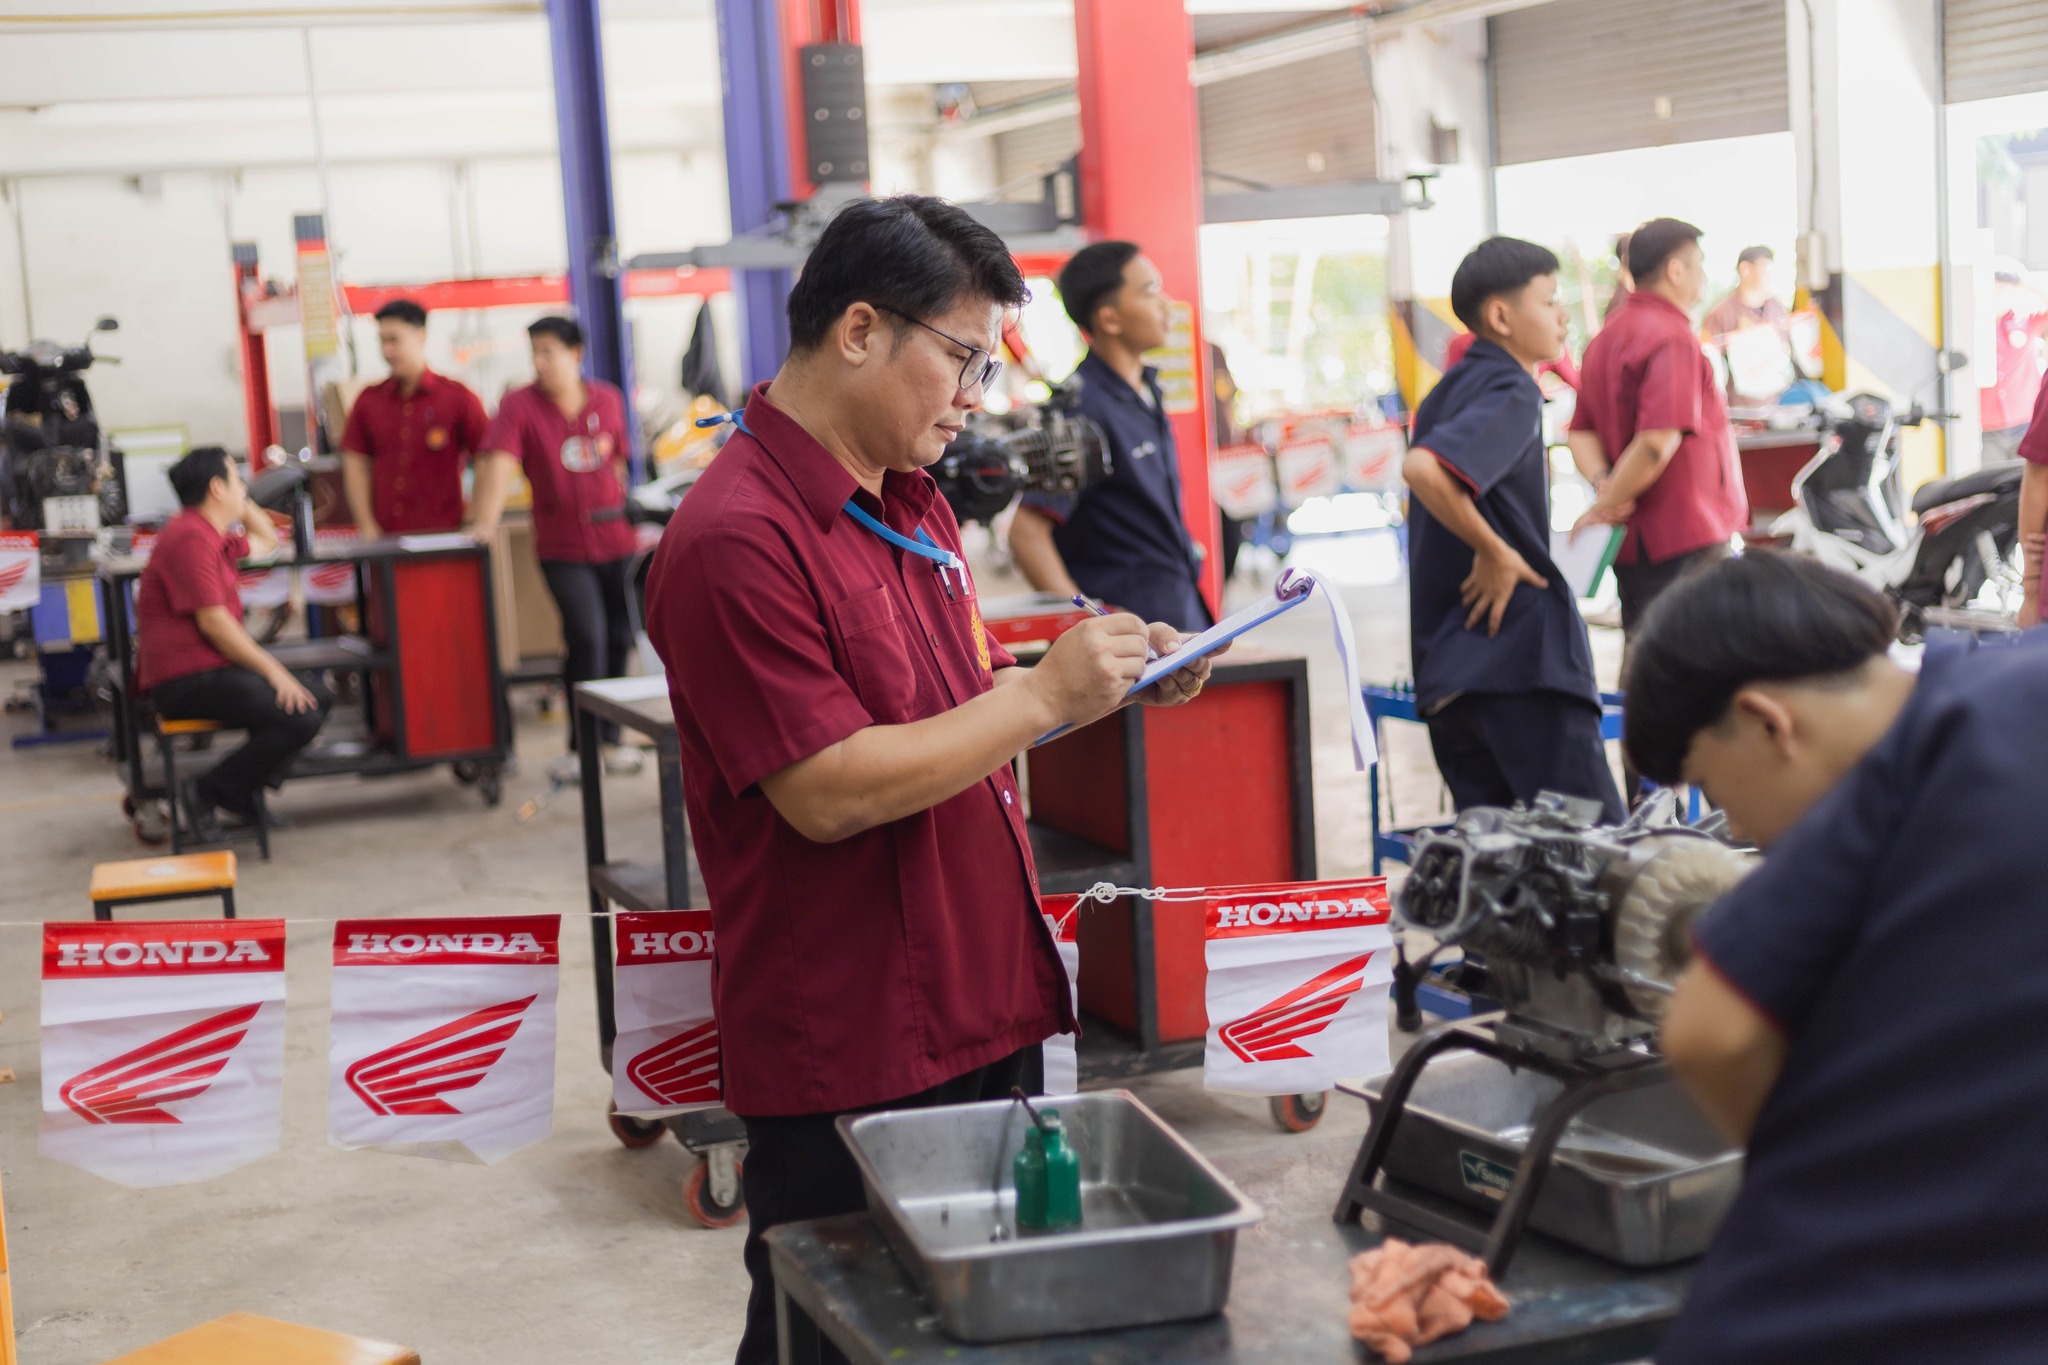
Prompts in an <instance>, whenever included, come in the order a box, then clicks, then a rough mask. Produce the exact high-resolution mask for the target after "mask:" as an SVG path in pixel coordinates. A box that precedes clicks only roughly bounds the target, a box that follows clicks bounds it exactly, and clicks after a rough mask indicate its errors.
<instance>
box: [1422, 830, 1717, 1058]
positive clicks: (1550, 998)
mask: <svg viewBox="0 0 2048 1365" xmlns="http://www.w3.org/2000/svg"><path fill="white" fill-rule="evenodd" d="M1599 815H1600V809H1599V807H1598V805H1596V804H1595V803H1593V802H1589V801H1580V800H1577V799H1575V798H1571V797H1560V796H1555V795H1551V794H1547V793H1546V794H1545V795H1544V796H1542V797H1540V798H1538V800H1537V803H1536V805H1535V806H1534V807H1533V808H1517V809H1515V810H1499V809H1494V808H1478V809H1473V810H1467V811H1465V812H1464V813H1463V814H1461V815H1460V816H1459V817H1458V819H1457V822H1456V823H1455V824H1454V825H1453V826H1452V827H1451V829H1450V830H1449V831H1447V832H1445V833H1441V834H1434V835H1430V836H1427V837H1425V838H1424V839H1423V840H1422V841H1421V843H1420V844H1419V846H1418V847H1417V850H1416V856H1415V862H1414V871H1413V872H1412V873H1411V875H1410V876H1409V878H1408V880H1407V881H1406V882H1405V883H1403V884H1402V887H1401V889H1400V891H1399V893H1398V894H1397V895H1396V896H1395V898H1394V925H1395V927H1396V929H1397V930H1400V931H1401V932H1402V938H1403V957H1404V959H1405V958H1406V956H1407V952H1408V946H1409V945H1408V935H1409V932H1410V931H1414V932H1416V933H1419V934H1421V935H1424V936H1426V937H1427V939H1428V940H1430V942H1431V944H1432V946H1431V947H1430V948H1429V951H1428V956H1427V957H1425V958H1424V960H1423V963H1422V966H1421V968H1411V967H1409V965H1408V964H1407V963H1406V961H1405V960H1404V962H1403V966H1402V970H1400V971H1399V972H1397V975H1396V978H1395V980H1396V993H1397V1002H1398V1003H1399V1004H1400V1007H1401V1011H1402V1014H1403V1016H1404V1027H1406V1026H1408V1024H1407V1020H1408V1019H1411V1018H1414V1017H1415V1010H1414V1004H1413V1002H1414V987H1415V983H1416V981H1417V980H1418V979H1419V974H1420V971H1421V970H1425V969H1426V968H1427V967H1428V965H1429V962H1430V960H1431V959H1433V958H1434V957H1435V956H1436V955H1437V954H1438V953H1440V952H1442V951H1443V950H1445V949H1449V948H1459V949H1463V950H1464V952H1465V953H1466V954H1467V958H1468V960H1473V959H1476V960H1479V961H1481V962H1483V963H1484V966H1485V970H1486V980H1487V982H1488V986H1487V993H1488V994H1490V995H1492V996H1493V997H1494V998H1496V999H1497V1000H1499V1001H1500V1003H1501V1006H1502V1008H1503V1009H1504V1010H1505V1011H1506V1016H1507V1017H1506V1019H1505V1020H1503V1021H1502V1023H1501V1024H1499V1025H1497V1026H1496V1031H1497V1032H1498V1033H1500V1034H1501V1035H1502V1036H1503V1037H1512V1038H1513V1039H1514V1041H1516V1042H1518V1043H1520V1044H1522V1045H1524V1046H1527V1047H1529V1048H1531V1049H1532V1050H1535V1051H1539V1052H1541V1053H1543V1054H1544V1055H1546V1056H1552V1057H1557V1058H1559V1059H1583V1058H1585V1057H1588V1056H1591V1055H1594V1054H1597V1053H1600V1052H1603V1051H1608V1050H1611V1049H1614V1048H1619V1047H1626V1046H1629V1045H1630V1044H1633V1043H1635V1042H1638V1041H1639V1040H1642V1039H1644V1038H1645V1037H1647V1036H1649V1035H1650V1034H1652V1033H1654V1031H1655V1029H1656V1026H1657V1024H1658V1022H1659V1021H1660V1020H1661V1019H1662V1018H1663V1014H1664V1008H1665V1004H1666V1002H1667V1001H1668V1000H1669V998H1670V994H1671V989H1672V984H1673V983H1674V982H1675V981H1676V979H1677V977H1678V973H1679V971H1680V970H1681V969H1682V968H1683V967H1684V966H1685V964H1686V961H1687V960H1688V959H1689V957H1690V956H1691V930H1692V923H1693V920H1694V919H1696V918H1697V917H1698V915H1699V913H1700V912H1701V911H1702V910H1704V909H1706V907H1707V906H1709V905H1711V904H1713V903H1714V902H1715V901H1716V900H1718V899H1720V898H1721V896H1723V895H1725V894H1726V893H1727V891H1728V890H1729V888H1731V887H1733V886H1734V885H1735V883H1736V882H1738V881H1740V880H1741V879H1742V878H1743V877H1744V876H1746V875H1747V874H1748V873H1749V871H1750V870H1751V868H1752V867H1753V866H1754V865H1755V861H1756V855H1755V854H1753V853H1749V852H1746V851H1744V850H1741V849H1738V848H1735V847H1733V846H1731V845H1730V844H1728V843H1726V842H1724V841H1723V840H1722V839H1721V838H1719V837H1717V835H1716V834H1715V833H1714V832H1712V831H1711V827H1709V826H1686V825H1683V824H1680V823H1679V822H1678V820H1677V818H1676V802H1675V799H1674V798H1673V797H1672V795H1671V794H1670V793H1660V794H1659V796H1658V797H1657V798H1655V799H1653V800H1652V801H1651V802H1649V803H1646V804H1645V806H1644V807H1643V808H1642V809H1641V810H1639V811H1638V812H1637V814H1636V816H1635V817H1634V818H1633V819H1631V820H1630V821H1629V823H1628V824H1626V825H1622V826H1619V827H1611V828H1603V827H1601V826H1599V825H1598V824H1597V823H1596V822H1597V820H1598V818H1599Z"/></svg>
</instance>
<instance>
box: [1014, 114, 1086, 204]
mask: <svg viewBox="0 0 2048 1365" xmlns="http://www.w3.org/2000/svg"><path fill="white" fill-rule="evenodd" d="M1080 150H1081V120H1080V118H1079V117H1078V116H1077V115H1074V114H1062V115H1060V116H1059V117H1058V118H1051V119H1047V120H1045V121H1044V122H1042V123H1031V124H1026V125H1025V126H1024V127H1022V128H1012V129H1011V130H1010V131H1008V132H1007V133H997V134H996V183H997V184H1000V185H1010V186H1017V185H1019V184H1020V182H1023V181H1026V180H1029V179H1030V178H1031V177H1032V176H1041V175H1050V174H1052V173H1053V172H1054V171H1056V170H1058V169H1059V168H1060V164H1061V163H1062V162H1064V161H1066V160H1067V158H1068V157H1071V156H1072V155H1074V153H1076V152H1078V151H1080ZM1012 197H1016V198H1024V199H1032V198H1036V197H1037V195H1036V191H1035V190H1034V191H1031V192H1028V193H1027V192H1024V191H1021V190H1019V191H1014V192H1013V195H1012Z"/></svg>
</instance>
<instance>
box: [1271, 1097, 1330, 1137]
mask: <svg viewBox="0 0 2048 1365" xmlns="http://www.w3.org/2000/svg"><path fill="white" fill-rule="evenodd" d="M1329 1098H1330V1097H1329V1096H1328V1095H1327V1094H1325V1093H1322V1092H1318V1093H1316V1094H1313V1095H1275V1096H1273V1098H1272V1099H1270V1100H1268V1101H1266V1103H1267V1105H1268V1106H1269V1107H1271V1109H1272V1111H1273V1122H1275V1123H1277V1124H1279V1125H1280V1130H1281V1131H1282V1132H1285V1133H1306V1132H1307V1131H1308V1130H1309V1129H1311V1128H1313V1127H1315V1126H1316V1125H1317V1124H1318V1123H1321V1122H1322V1121H1323V1108H1324V1106H1325V1105H1326V1104H1327V1103H1328V1102H1329Z"/></svg>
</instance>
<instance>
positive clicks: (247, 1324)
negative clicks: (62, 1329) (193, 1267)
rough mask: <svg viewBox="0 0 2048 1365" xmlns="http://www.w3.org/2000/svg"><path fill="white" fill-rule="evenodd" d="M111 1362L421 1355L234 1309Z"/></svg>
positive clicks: (407, 1364) (408, 1364) (173, 1364)
mask: <svg viewBox="0 0 2048 1365" xmlns="http://www.w3.org/2000/svg"><path fill="white" fill-rule="evenodd" d="M107 1365H420V1353H419V1352H418V1351H414V1350H409V1349H407V1348H406V1347H404V1346H393V1345H392V1344H390V1343H389V1342H385V1341H369V1340H367V1339H365V1338H363V1337H345V1336H343V1335H341V1334H340V1333H339V1332H323V1331H321V1330H320V1329H319V1328H317V1327H301V1326H299V1325H298V1324H296V1323H290V1322H279V1321H278V1320H277V1319H276V1318H259V1317H257V1316H256V1315H255V1314H254V1313H230V1314H228V1315H227V1316H226V1317H224V1318H215V1319H214V1320H213V1321H212V1322H205V1323H201V1324H200V1325H199V1326H197V1327H194V1328H193V1329H192V1330H191V1331H189V1332H180V1333H178V1335H176V1336H174V1337H166V1338H164V1339H163V1340H162V1341H159V1342H157V1343H156V1344H155V1345H154V1346H145V1347H143V1348H142V1349H141V1350H139V1351H130V1352H129V1353H128V1354H127V1355H125V1356H116V1357H114V1359H112V1360H110V1361H108V1362H107Z"/></svg>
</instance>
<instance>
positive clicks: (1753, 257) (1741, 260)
mask: <svg viewBox="0 0 2048 1365" xmlns="http://www.w3.org/2000/svg"><path fill="white" fill-rule="evenodd" d="M1777 259H1778V253H1777V252H1775V251H1773V250H1771V249H1770V248H1769V247H1767V246H1746V247H1744V248H1742V254H1741V255H1739V256H1737V257H1736V258H1735V264H1737V265H1748V264H1749V263H1750V262H1751V261H1775V260H1777Z"/></svg>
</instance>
